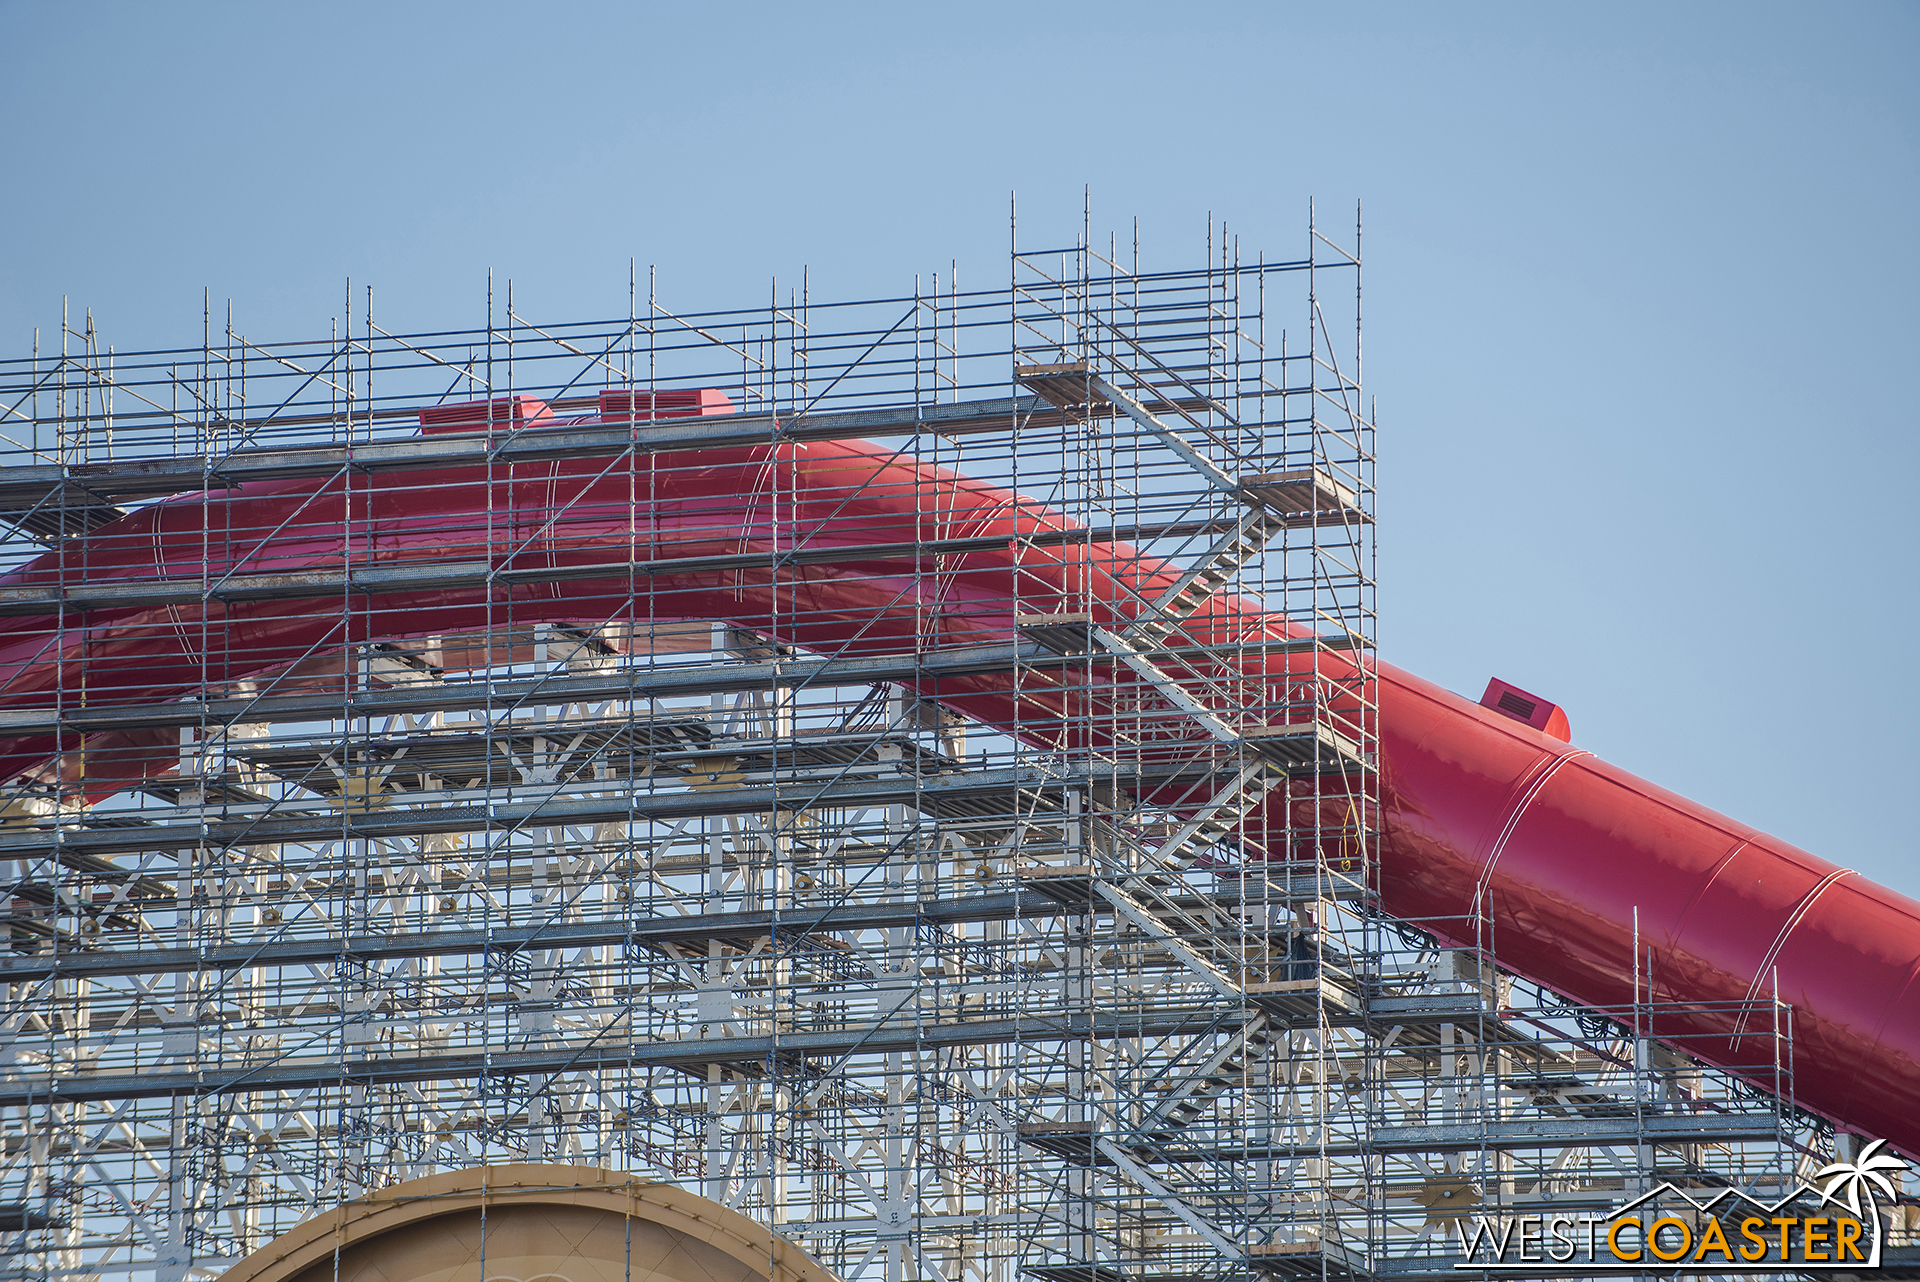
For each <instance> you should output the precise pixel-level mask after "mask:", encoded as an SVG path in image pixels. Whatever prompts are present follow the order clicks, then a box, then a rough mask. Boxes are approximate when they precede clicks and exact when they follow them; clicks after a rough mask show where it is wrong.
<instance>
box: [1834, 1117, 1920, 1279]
mask: <svg viewBox="0 0 1920 1282" xmlns="http://www.w3.org/2000/svg"><path fill="white" fill-rule="evenodd" d="M1885 1144H1886V1141H1885V1140H1875V1141H1874V1142H1873V1143H1871V1144H1869V1145H1867V1146H1866V1147H1865V1148H1863V1149H1861V1150H1860V1156H1859V1157H1858V1158H1856V1159H1855V1160H1854V1161H1851V1162H1835V1163H1833V1164H1832V1165H1831V1166H1823V1167H1821V1168H1820V1169H1819V1170H1817V1171H1815V1172H1814V1173H1813V1182H1814V1183H1816V1184H1817V1183H1819V1182H1820V1181H1821V1180H1826V1181H1827V1186H1826V1189H1825V1190H1824V1191H1823V1192H1822V1193H1821V1194H1820V1196H1821V1198H1822V1199H1823V1200H1825V1201H1828V1202H1833V1203H1835V1204H1844V1205H1845V1206H1846V1208H1847V1209H1848V1210H1849V1211H1852V1212H1853V1214H1854V1217H1855V1218H1856V1219H1860V1220H1866V1219H1869V1218H1871V1219H1872V1220H1874V1221H1875V1228H1876V1233H1875V1239H1876V1242H1877V1239H1878V1236H1879V1235H1878V1232H1877V1229H1878V1221H1879V1218H1880V1217H1879V1216H1878V1215H1876V1214H1875V1211H1876V1210H1877V1209H1878V1207H1877V1204H1876V1203H1875V1201H1874V1197H1873V1191H1874V1190H1875V1189H1879V1190H1880V1191H1881V1192H1882V1193H1884V1194H1886V1197H1887V1201H1888V1203H1889V1204H1892V1203H1895V1202H1898V1201H1899V1198H1900V1194H1899V1192H1898V1191H1897V1190H1896V1189H1895V1188H1894V1187H1893V1183H1892V1181H1890V1180H1888V1179H1887V1173H1888V1172H1889V1171H1904V1170H1906V1169H1907V1164H1906V1163H1905V1162H1903V1161H1901V1160H1900V1159H1899V1158H1897V1157H1895V1156H1893V1155H1892V1154H1891V1153H1882V1152H1881V1151H1880V1150H1881V1148H1882V1147H1883V1146H1885ZM1842 1193H1844V1194H1845V1196H1844V1198H1843V1197H1842V1196H1841V1195H1842ZM1862 1193H1864V1194H1865V1195H1866V1209H1865V1210H1862V1209H1861V1205H1860V1200H1861V1194H1862ZM1875 1254H1876V1255H1878V1254H1879V1252H1878V1250H1877V1247H1876V1250H1875Z"/></svg>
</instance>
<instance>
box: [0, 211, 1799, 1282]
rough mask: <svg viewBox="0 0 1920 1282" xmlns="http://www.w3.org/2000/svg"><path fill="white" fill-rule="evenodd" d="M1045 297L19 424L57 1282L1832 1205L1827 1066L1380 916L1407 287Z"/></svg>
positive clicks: (774, 316) (19, 506) (94, 348)
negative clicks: (531, 1252)
mask: <svg viewBox="0 0 1920 1282" xmlns="http://www.w3.org/2000/svg"><path fill="white" fill-rule="evenodd" d="M1012 267H1013V270H1012V276H1011V279H1010V281H1009V282H1008V284H1007V285H1005V286H1004V287H995V288H991V289H982V290H969V291H961V290H959V289H957V288H956V287H955V285H954V282H953V281H952V279H951V277H950V276H949V277H948V278H946V279H941V278H939V277H935V278H933V279H932V281H931V283H930V285H928V286H926V287H924V288H923V287H920V286H916V289H915V291H914V293H913V294H912V295H911V296H902V297H899V298H891V299H878V300H869V301H863V302H858V303H848V304H840V303H835V304H823V303H820V302H816V301H814V300H812V299H810V298H808V297H807V296H806V294H805V292H804V291H801V292H794V293H790V294H788V295H787V296H785V297H784V298H778V299H776V301H775V302H774V303H773V304H772V305H769V306H767V307H764V308H759V309H753V310H748V311H732V312H713V313H698V314H682V313H677V312H674V311H671V310H669V309H668V308H666V307H665V306H664V305H663V304H662V303H661V302H660V301H659V300H657V299H655V298H648V299H646V300H645V301H644V304H642V305H637V306H635V307H632V308H630V309H629V314H628V315H627V316H625V317H622V318H618V319H615V320H612V321H598V322H591V323H580V324H546V323H542V324H538V325H536V324H534V323H533V322H531V321H529V320H527V319H526V318H524V317H523V316H522V315H520V314H519V312H518V311H517V310H516V308H515V306H514V305H513V304H512V303H511V301H509V302H508V303H507V305H506V307H505V309H504V315H501V316H495V315H492V314H491V305H490V314H489V317H488V323H487V325H486V326H485V328H484V329H478V330H473V331H462V332H442V333H431V334H408V335H396V334H390V333H388V332H387V331H386V330H384V329H382V328H380V327H379V326H377V325H376V324H374V322H373V319H372V317H371V316H370V315H369V314H367V309H366V308H365V307H364V306H363V307H362V308H361V309H360V311H359V313H358V314H356V315H350V316H348V317H347V318H346V319H345V321H344V322H343V324H342V326H341V327H340V328H339V329H338V331H337V332H336V333H335V334H334V335H333V336H332V337H330V338H329V339H327V340H325V341H321V342H312V343H290V344H267V343H257V342H254V341H252V340H250V339H248V338H246V337H244V336H242V335H241V334H240V333H238V332H236V331H235V330H234V328H233V326H232V324H231V322H229V324H228V325H227V326H226V328H225V329H224V331H223V332H221V333H218V334H214V333H211V332H209V334H208V335H207V338H206V341H205V342H204V344H203V345H202V346H201V347H200V348H198V349H193V350H182V351H165V352H149V353H136V354H113V353H110V352H103V351H101V350H100V348H99V345H98V343H97V341H96V339H95V336H94V333H93V330H92V327H91V324H90V323H89V324H88V325H87V326H86V327H85V328H84V329H82V330H80V331H78V332H77V333H76V332H73V331H66V332H63V337H62V343H61V346H62V350H61V352H60V353H59V354H58V355H40V354H36V355H35V356H34V358H33V359H32V360H30V361H17V362H12V363H10V364H8V365H6V366H5V367H4V369H0V385H3V387H4V391H0V395H4V398H5V403H6V405H7V406H9V408H10V412H11V421H12V422H13V423H14V424H16V425H17V426H18V427H19V431H18V432H16V433H15V435H14V437H13V438H12V445H10V446H9V447H8V449H9V450H10V452H11V454H10V457H9V458H8V459H7V460H6V462H7V467H6V468H5V470H3V471H0V505H3V506H4V507H5V509H6V510H5V511H4V512H0V517H3V518H4V520H5V522H6V527H5V532H6V533H7V536H8V537H7V542H6V543H5V544H4V550H5V552H6V553H7V554H8V555H9V556H10V557H11V564H12V565H14V566H17V567H22V569H21V570H20V572H19V573H17V574H16V575H15V576H14V578H12V579H10V580H9V581H8V582H9V583H10V584H12V585H13V586H8V587H0V611H4V612H6V613H7V614H10V615H13V616H16V617H17V618H20V619H24V620H28V621H29V622H28V623H26V624H23V628H24V629H25V631H24V632H23V633H22V635H26V636H29V637H30V638H31V639H32V644H31V646H30V647H29V649H30V650H31V653H30V654H27V655H26V657H24V658H21V659H20V660H19V661H18V663H17V664H16V665H15V667H13V668H10V669H8V671H9V673H10V674H11V675H10V676H9V677H8V678H7V681H8V684H7V685H6V686H5V688H4V690H0V696H5V697H6V698H8V699H9V702H7V704H6V706H8V707H10V708H13V709H15V710H13V711H8V712H5V713H0V717H5V718H7V720H6V721H5V722H4V723H0V729H4V731H5V733H6V734H8V735H10V736H12V738H11V739H10V741H9V742H10V744H11V745H12V746H11V752H12V756H10V757H9V758H8V762H9V768H10V770H11V771H12V773H11V775H10V776H9V777H10V778H11V779H12V780H13V782H12V783H10V784H9V785H8V788H7V795H6V800H5V805H4V810H0V818H3V819H4V823H3V824H0V859H5V860H8V861H10V863H9V865H8V867H9V868H10V870H11V871H10V872H9V876H10V877H11V879H12V885H13V891H12V908H11V911H10V914H9V929H10V932H11V939H12V951H11V953H10V954H8V955H6V956H4V957H0V984H4V985H5V986H6V989H5V992H6V999H5V1006H4V1022H3V1023H0V1045H4V1047H5V1051H6V1054H5V1066H4V1073H3V1074H0V1128H3V1131H0V1133H3V1134H4V1139H5V1144H6V1165H5V1168H4V1179H5V1188H6V1189H7V1190H9V1194H8V1197H7V1201H8V1203H9V1205H7V1206H4V1207H0V1231H3V1232H5V1233H6V1234H8V1236H7V1239H6V1240H7V1241H9V1242H11V1243H12V1244H13V1249H14V1251H15V1260H16V1265H17V1271H18V1272H19V1274H20V1275H21V1276H23V1277H24V1276H31V1277H35V1278H47V1279H53V1278H61V1279H65V1278H77V1277H88V1278H91V1277H104V1276H107V1275H116V1276H117V1275H121V1274H136V1275H140V1276H143V1277H145V1276H152V1277H154V1278H157V1279H163V1280H165V1282H173V1280H175V1279H183V1278H186V1277H189V1276H211V1275H214V1274H217V1273H218V1272H220V1271H221V1270H222V1269H224V1268H225V1267H226V1266H228V1265H229V1264H231V1263H232V1262H233V1261H234V1260H235V1259H237V1258H239V1257H240V1256H241V1255H243V1254H245V1253H246V1252H248V1251H250V1250H252V1249H254V1248H256V1247H258V1246H260V1245H261V1244H262V1243H263V1242H264V1241H266V1240H267V1239H269V1238H270V1237H272V1236H273V1235H274V1234H276V1233H279V1232H281V1231H284V1230H285V1229H287V1228H288V1227H290V1226H291V1225H293V1224H295V1223H297V1222H298V1221H300V1220H301V1219H303V1218H305V1217H307V1216H309V1215H311V1214H313V1213H314V1212H315V1211H317V1210H320V1209H323V1208H326V1207H329V1206H332V1205H334V1204H336V1203H338V1202H340V1201H343V1200H346V1199H350V1198H354V1197H357V1196H360V1195H362V1194H365V1193H367V1192H369V1191H372V1190H377V1189H380V1188H382V1187H385V1186H387V1185H390V1184H393V1183H395V1182H397V1181H400V1180H404V1179H408V1178H411V1177H416V1176H419V1175H423V1174H427V1173H430V1172H433V1171H436V1170H442V1169H448V1168H456V1167H463V1166H469V1165H474V1164H479V1163H487V1162H497V1161H544V1162H577V1163H579V1164H581V1165H586V1166H599V1167H607V1168H613V1169H625V1170H632V1171H636V1172H641V1173H645V1174H648V1175H650V1176H653V1177H657V1178H659V1179H662V1180H668V1181H673V1182H676V1183H679V1184H682V1185H684V1186H685V1187H686V1188H688V1189H690V1190H692V1191H696V1192H700V1193H703V1194H704V1195H706V1196H708V1197H711V1198H714V1199H716V1200H719V1201H722V1202H725V1203H726V1204H728V1205H729V1206H732V1207H735V1208H737V1209H739V1210H742V1211H744V1212H745V1213H747V1214H749V1215H751V1216H753V1217H754V1218H756V1219H759V1220H761V1221H763V1222H765V1223H767V1224H769V1225H771V1226H772V1227H773V1228H774V1230H775V1232H776V1233H778V1234H779V1235H780V1236H781V1237H783V1238H785V1239H787V1240H789V1241H792V1242H795V1243H798V1244H801V1245H803V1246H804V1247H805V1248H806V1249H807V1250H808V1251H809V1252H811V1253H812V1254H813V1255H814V1256H815V1257H816V1258H818V1259H819V1260H820V1261H822V1262H823V1263H825V1264H826V1265H827V1266H828V1267H830V1268H831V1269H833V1270H834V1271H836V1272H837V1273H839V1274H840V1275H841V1276H842V1277H845V1278H848V1279H862V1280H864V1279H873V1280H874V1282H882V1280H884V1282H907V1280H908V1279H914V1280H915V1282H919V1280H921V1279H926V1280H929V1282H966V1280H968V1279H977V1282H1014V1280H1015V1279H1016V1278H1019V1277H1027V1278H1034V1279H1040V1280H1041V1282H1160V1280H1168V1282H1170V1280H1171V1279H1175V1278H1178V1279H1196V1280H1198V1279H1220V1280H1222V1282H1225V1280H1226V1279H1238V1278H1245V1277H1250V1276H1252V1275H1255V1274H1259V1275H1264V1276H1301V1277H1322V1276H1326V1277H1333V1276H1338V1277H1348V1276H1360V1275H1363V1274H1366V1275H1379V1276H1398V1277H1419V1276H1453V1274H1452V1272H1451V1265H1452V1263H1453V1262H1454V1261H1455V1260H1456V1259H1457V1258H1458V1253H1459V1243H1458V1241H1457V1237H1456V1235H1455V1234H1454V1228H1455V1226H1456V1225H1457V1224H1459V1223H1460V1221H1461V1217H1462V1216H1463V1215H1467V1214H1471V1213H1472V1212H1473V1211H1475V1210H1479V1209H1482V1208H1485V1207H1493V1206H1498V1207H1509V1208H1510V1207H1514V1206H1535V1205H1545V1206H1582V1205H1589V1204H1592V1203H1593V1202H1594V1200H1595V1199H1603V1198H1610V1197H1615V1196H1617V1195H1618V1194H1620V1193H1621V1192H1623V1191H1632V1190H1633V1189H1635V1188H1637V1187H1642V1186H1645V1185H1646V1183H1647V1182H1648V1181H1650V1180H1651V1179H1653V1178H1654V1177H1655V1176H1656V1175H1658V1176H1660V1177H1662V1178H1679V1179H1683V1180H1684V1179H1688V1178H1697V1179H1701V1180H1707V1179H1713V1178H1726V1177H1738V1178H1740V1179H1742V1180H1744V1181H1745V1182H1746V1183H1748V1184H1752V1185H1756V1186H1765V1185H1767V1184H1769V1183H1773V1184H1779V1183H1782V1182H1785V1181H1788V1180H1790V1179H1791V1178H1792V1177H1793V1176H1794V1174H1795V1173H1796V1171H1797V1170H1799V1169H1800V1165H1801V1164H1803V1163H1804V1161H1805V1160H1807V1159H1808V1158H1809V1157H1811V1156H1812V1155H1813V1154H1814V1153H1815V1152H1816V1151H1817V1150H1819V1149H1821V1148H1822V1145H1821V1144H1819V1143H1818V1142H1817V1140H1818V1136H1817V1135H1815V1134H1814V1130H1813V1127H1812V1123H1811V1122H1810V1121H1809V1120H1808V1119H1806V1118H1805V1117H1803V1116H1801V1115H1799V1114H1797V1113H1795V1112H1794V1111H1793V1110H1792V1109H1791V1108H1790V1107H1789V1106H1787V1105H1784V1104H1782V1103H1781V1100H1783V1099H1787V1100H1790V1099H1791V1096H1792V1089H1791V1056H1790V1053H1789V1041H1788V1038H1787V1036H1786V1033H1787V1031H1788V1027H1787V1023H1788V1021H1787V1017H1786V1013H1785V1012H1784V1011H1783V1009H1782V1008H1781V1007H1780V1006H1779V1005H1778V1004H1777V1003H1773V1002H1763V1003H1759V1004H1758V1005H1757V1006H1756V1009H1755V1011H1754V1012H1747V1013H1746V1014H1747V1015H1748V1016H1749V1017H1750V1021H1751V1025H1752V1027H1751V1031H1752V1033H1753V1038H1752V1039H1750V1041H1749V1043H1748V1044H1749V1045H1764V1047H1765V1050H1764V1052H1763V1053H1762V1054H1761V1055H1760V1057H1759V1058H1758V1059H1756V1061H1755V1062H1754V1063H1753V1064H1749V1065H1744V1066H1740V1067H1741V1068H1742V1075H1734V1074H1729V1073H1727V1072H1723V1071H1720V1070H1715V1069H1708V1068H1706V1067H1704V1066H1703V1065H1701V1064H1700V1063H1698V1062H1696V1061H1695V1060H1694V1059H1692V1058H1691V1057H1689V1056H1688V1055H1687V1054H1686V1053H1685V1047H1684V1045H1678V1046H1676V1043H1675V1040H1674V1039H1673V1038H1671V1037H1662V1038H1660V1039H1658V1040H1656V1039H1655V1038H1654V1037H1653V1036H1651V1035H1650V1034H1652V1033H1654V1032H1656V1031H1658V1030H1657V1025H1658V1024H1659V1021H1660V1020H1661V1018H1662V1009H1663V1008H1662V1005H1661V1003H1659V1002H1656V1001H1654V1000H1653V999H1652V994H1653V992H1654V991H1655V990H1654V989H1653V987H1652V986H1651V985H1649V987H1648V990H1647V994H1648V995H1647V1000H1644V1001H1639V1002H1636V1003H1635V1004H1634V1005H1633V1006H1632V1007H1631V1008H1621V1009H1610V1010H1605V1011H1595V1010H1589V1009H1584V1008H1578V1007H1574V1006H1573V1005H1571V1004H1570V1003H1568V1002H1566V1001H1565V1000H1563V999H1562V998H1560V997H1558V996H1557V995H1556V994H1553V993H1551V992H1548V991H1546V990H1542V989H1539V988H1537V987H1534V986H1531V985H1528V984H1525V983H1519V982H1517V981H1515V980H1513V979H1512V978H1511V977H1510V976H1507V975H1504V974H1503V973H1502V972H1501V971H1500V970H1499V969H1498V966H1497V961H1498V956H1497V940H1496V939H1495V938H1494V937H1493V936H1492V933H1491V928H1490V925H1489V924H1488V921H1487V920H1482V919H1481V918H1480V916H1479V914H1478V913H1476V917H1475V919H1474V920H1472V921H1467V922H1463V923H1461V924H1460V926H1459V929H1458V930H1457V931H1454V932H1452V937H1453V938H1455V939H1463V938H1464V939H1477V940H1478V941H1479V943H1480V946H1479V947H1478V948H1475V949H1458V948H1453V949H1448V948H1442V947H1440V946H1439V945H1438V944H1436V943H1435V941H1434V940H1433V939H1432V938H1430V937H1428V936H1426V935H1424V934H1422V933H1421V932H1418V931H1414V930H1411V929H1408V928H1405V927H1402V926H1399V925H1397V924H1396V923H1394V922H1393V921H1392V920H1390V919H1388V918H1386V917H1385V916H1384V915H1383V914H1382V912H1381V911H1380V909H1379V906H1378V889H1379V887H1378V878H1377V857H1376V855H1377V852H1376V842H1377V840H1378V835H1379V834H1378V829H1379V812H1380V803H1381V797H1380V786H1381V785H1380V780H1379V760H1378V748H1377V742H1376V736H1377V733H1378V728H1377V715H1376V714H1377V698H1376V692H1375V688H1374V683H1375V677H1374V672H1373V665H1372V654H1373V647H1374V636H1375V599H1374V596H1375V585H1374V534H1375V524H1374V514H1375V495H1374V444H1375V440H1374V424H1373V419H1372V415H1371V413H1370V410H1369V408H1368V406H1367V403H1366V400H1365V397H1364V393H1363V390H1362V381H1361V366H1360V356H1361V348H1360V293H1359V281H1360V260H1359V254H1358V237H1357V231H1356V234H1355V238H1354V240H1353V241H1352V242H1350V243H1348V244H1339V243H1336V241H1335V240H1334V239H1333V238H1331V237H1329V236H1328V235H1326V234H1324V233H1323V232H1322V231H1321V230H1320V229H1318V228H1310V229H1309V236H1308V248H1307V252H1306V254H1305V255H1304V256H1302V257H1301V258H1298V259H1292V260H1287V261H1282V262H1266V261H1259V260H1254V261H1249V260H1247V259H1245V258H1243V257H1242V256H1241V253H1240V250H1239V248H1238V245H1237V243H1236V242H1234V241H1232V240H1231V239H1229V238H1228V237H1227V236H1226V235H1225V233H1224V230H1222V231H1221V232H1220V233H1219V234H1218V236H1217V238H1216V237H1215V234H1214V232H1213V231H1212V229H1210V231H1209V244H1208V247H1207V251H1206V256H1205V259H1204V260H1203V262H1202V264H1201V265H1199V266H1197V267H1193V268H1189V269H1183V270H1174V271H1152V270H1143V269H1142V267H1141V266H1140V262H1139V251H1138V249H1137V247H1129V248H1128V249H1127V250H1126V252H1124V253H1123V252H1121V251H1120V249H1119V247H1118V245H1117V244H1109V246H1107V247H1106V248H1105V249H1102V248H1101V247H1099V246H1096V245H1094V244H1092V243H1090V241H1089V240H1088V239H1087V238H1084V237H1083V238H1082V239H1081V240H1080V241H1079V243H1076V244H1075V245H1073V246H1071V247H1069V248H1067V249H1064V250H1055V251H1048V252H1025V251H1022V252H1017V253H1015V254H1014V256H1013V260H1012ZM69 343H73V344H75V346H73V347H71V348H70V347H69ZM456 491H457V492H458V493H459V494H460V495H461V496H463V497H462V498H461V499H460V501H459V502H458V503H454V502H452V501H451V500H449V499H448V497H447V496H448V495H449V494H451V493H454V492H456ZM35 575H38V576H39V577H37V578H36V577H34V576H35ZM23 576H24V577H23ZM1228 601H1233V602H1239V603H1241V604H1239V605H1235V606H1234V607H1233V608H1234V609H1236V610H1243V613H1244V611H1247V610H1257V611H1258V617H1259V619H1260V620H1261V622H1259V624H1258V626H1251V625H1246V626H1242V625H1240V624H1232V625H1231V626H1230V624H1231V620H1230V619H1229V617H1228V615H1226V614H1223V613H1222V610H1223V609H1224V608H1225V607H1224V606H1223V605H1222V603H1223V602H1228ZM20 653H25V652H24V651H22V652H20ZM1254 660H1258V661H1259V662H1254ZM1267 660H1272V661H1273V662H1271V663H1268V662H1267ZM1261 663H1266V666H1264V667H1263V666H1260V664H1261ZM1275 664H1277V665H1278V666H1275ZM1250 672H1254V673H1257V675H1254V676H1250V675H1248V674H1249V673H1250ZM35 683H38V684H35ZM1636 955H1637V954H1636ZM1756 1080H1758V1081H1763V1082H1765V1083H1766V1084H1767V1085H1768V1087H1769V1089H1767V1090H1755V1089H1753V1088H1752V1087H1751V1086H1750V1085H1747V1084H1746V1083H1750V1082H1753V1081H1756ZM1796 1147H1797V1148H1798V1149H1799V1151H1798V1152H1796V1151H1795V1149H1796ZM1709 1150H1711V1157H1712V1160H1711V1161H1710V1162H1709V1161H1707V1160H1706V1154H1707V1153H1708V1151H1709ZM1709 1168H1711V1171H1709Z"/></svg>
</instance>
